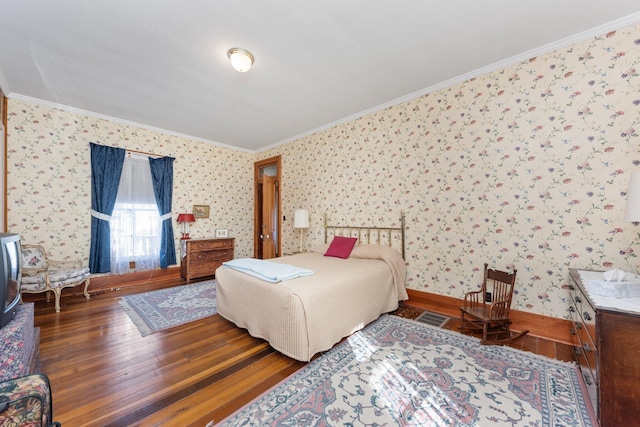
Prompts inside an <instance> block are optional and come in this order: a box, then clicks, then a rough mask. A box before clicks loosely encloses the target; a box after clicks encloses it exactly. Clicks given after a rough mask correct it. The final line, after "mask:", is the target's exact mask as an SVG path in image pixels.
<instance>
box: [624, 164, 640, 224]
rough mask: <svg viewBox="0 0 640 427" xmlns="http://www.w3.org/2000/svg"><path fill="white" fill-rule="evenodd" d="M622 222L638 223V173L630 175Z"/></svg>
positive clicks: (639, 195)
mask: <svg viewBox="0 0 640 427" xmlns="http://www.w3.org/2000/svg"><path fill="white" fill-rule="evenodd" d="M624 220H625V221H629V222H640V171H635V172H633V173H632V174H631V181H630V182H629V191H627V209H626V211H625V213H624Z"/></svg>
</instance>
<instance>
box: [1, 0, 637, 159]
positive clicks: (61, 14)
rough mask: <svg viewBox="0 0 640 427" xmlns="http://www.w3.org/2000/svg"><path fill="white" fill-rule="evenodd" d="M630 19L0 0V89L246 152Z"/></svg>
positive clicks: (555, 6)
mask: <svg viewBox="0 0 640 427" xmlns="http://www.w3.org/2000/svg"><path fill="white" fill-rule="evenodd" d="M638 21H640V2H638V0H607V1H606V2H605V1H603V0H562V1H558V0H535V1H534V0H530V1H524V0H521V1H514V0H483V1H478V0H457V1H444V0H440V1H436V0H393V1H391V0H320V1H318V0H316V1H311V0H297V1H292V0H269V1H265V0H224V1H221V0H215V1H214V0H181V1H178V0H174V1H169V0H102V1H95V0H94V1H91V0H85V1H79V0H0V87H1V88H2V90H3V92H4V93H5V94H6V95H8V96H9V97H10V98H15V99H22V100H27V101H29V100H35V101H36V102H40V103H45V104H50V105H54V106H57V107H62V108H65V109H69V110H71V111H76V112H81V113H88V114H91V115H96V116H99V117H106V118H110V119H112V120H113V119H116V120H117V121H124V122H131V123H136V124H138V125H142V126H145V127H148V128H152V129H161V130H163V131H167V132H169V133H173V134H178V135H184V136H189V137H191V138H194V139H197V140H203V141H206V142H211V143H214V144H222V145H227V146H234V147H238V148H241V149H244V150H248V151H256V150H261V149H263V148H265V147H268V146H272V145H277V144H280V143H283V142H286V141H290V140H293V139H295V138H297V137H300V136H303V135H307V134H310V133H312V132H314V131H317V130H319V129H323V128H326V127H329V126H331V125H335V124H337V123H341V122H343V121H346V120H350V119H353V118H356V117H359V116H361V115H363V114H366V113H369V112H372V111H376V110H379V109H381V108H384V107H387V106H389V105H393V104H395V103H398V102H401V101H403V100H406V99H409V98H412V97H415V96H417V95H420V94H423V93H427V92H429V91H432V90H435V89H439V88H442V87H446V86H449V85H451V84H453V83H455V82H458V81H462V80H463V79H466V78H469V77H473V76H475V75H479V74H482V73H486V72H488V71H492V70H495V69H499V68H502V67H504V66H506V65H509V64H511V63H515V62H517V61H519V60H524V59H527V58H529V57H531V56H534V55H538V54H541V53H544V52H548V51H550V50H552V49H555V48H559V47H563V46H566V45H568V44H570V43H574V42H576V41H580V40H583V39H586V38H588V37H593V36H595V35H598V34H602V33H604V32H607V31H610V30H612V29H616V28H620V27H622V26H624V25H627V24H630V23H634V22H638ZM231 47H242V48H246V49H248V50H250V51H251V52H252V53H253V55H254V56H255V64H254V66H253V68H252V69H251V70H250V71H249V72H247V73H238V72H236V71H235V70H233V68H231V65H230V64H229V62H228V59H227V57H226V52H227V50H228V49H229V48H231Z"/></svg>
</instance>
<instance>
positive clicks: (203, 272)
mask: <svg viewBox="0 0 640 427" xmlns="http://www.w3.org/2000/svg"><path fill="white" fill-rule="evenodd" d="M225 261H226V260H221V259H220V260H214V261H210V262H194V263H193V264H191V266H190V267H189V275H190V276H191V277H205V276H213V275H214V274H215V273H216V270H217V269H218V267H220V266H221V265H222V263H223V262H225Z"/></svg>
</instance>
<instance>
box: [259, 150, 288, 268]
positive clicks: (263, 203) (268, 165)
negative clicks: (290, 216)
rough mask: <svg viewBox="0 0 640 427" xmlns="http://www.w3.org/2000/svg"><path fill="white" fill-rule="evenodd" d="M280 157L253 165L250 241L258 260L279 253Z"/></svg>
mask: <svg viewBox="0 0 640 427" xmlns="http://www.w3.org/2000/svg"><path fill="white" fill-rule="evenodd" d="M280 168H281V161H280V156H276V157H272V158H269V159H265V160H261V161H259V162H256V163H255V164H254V171H255V192H254V196H255V204H254V230H255V231H254V244H253V256H254V257H255V258H259V259H268V258H275V257H278V256H280V251H281V248H282V246H281V242H280V236H281V232H280V224H281V222H280V218H281V208H280V170H281V169H280Z"/></svg>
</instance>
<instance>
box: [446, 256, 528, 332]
mask: <svg viewBox="0 0 640 427" xmlns="http://www.w3.org/2000/svg"><path fill="white" fill-rule="evenodd" d="M516 272H517V270H513V273H511V274H509V273H507V272H504V271H499V270H493V269H490V268H489V265H488V264H486V263H485V265H484V280H483V281H482V288H481V289H480V290H479V291H475V292H469V293H467V294H466V295H465V296H464V307H460V313H461V318H460V327H459V328H458V329H459V330H460V331H465V330H481V331H482V341H481V342H482V344H507V343H510V342H511V341H513V340H516V339H518V338H520V337H522V336H524V335H526V334H527V333H528V332H529V331H523V332H520V333H516V334H515V335H514V334H512V333H511V330H510V329H509V324H510V323H511V321H510V320H509V311H510V309H511V298H512V297H513V288H514V285H515V283H516ZM489 336H492V337H493V339H489Z"/></svg>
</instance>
